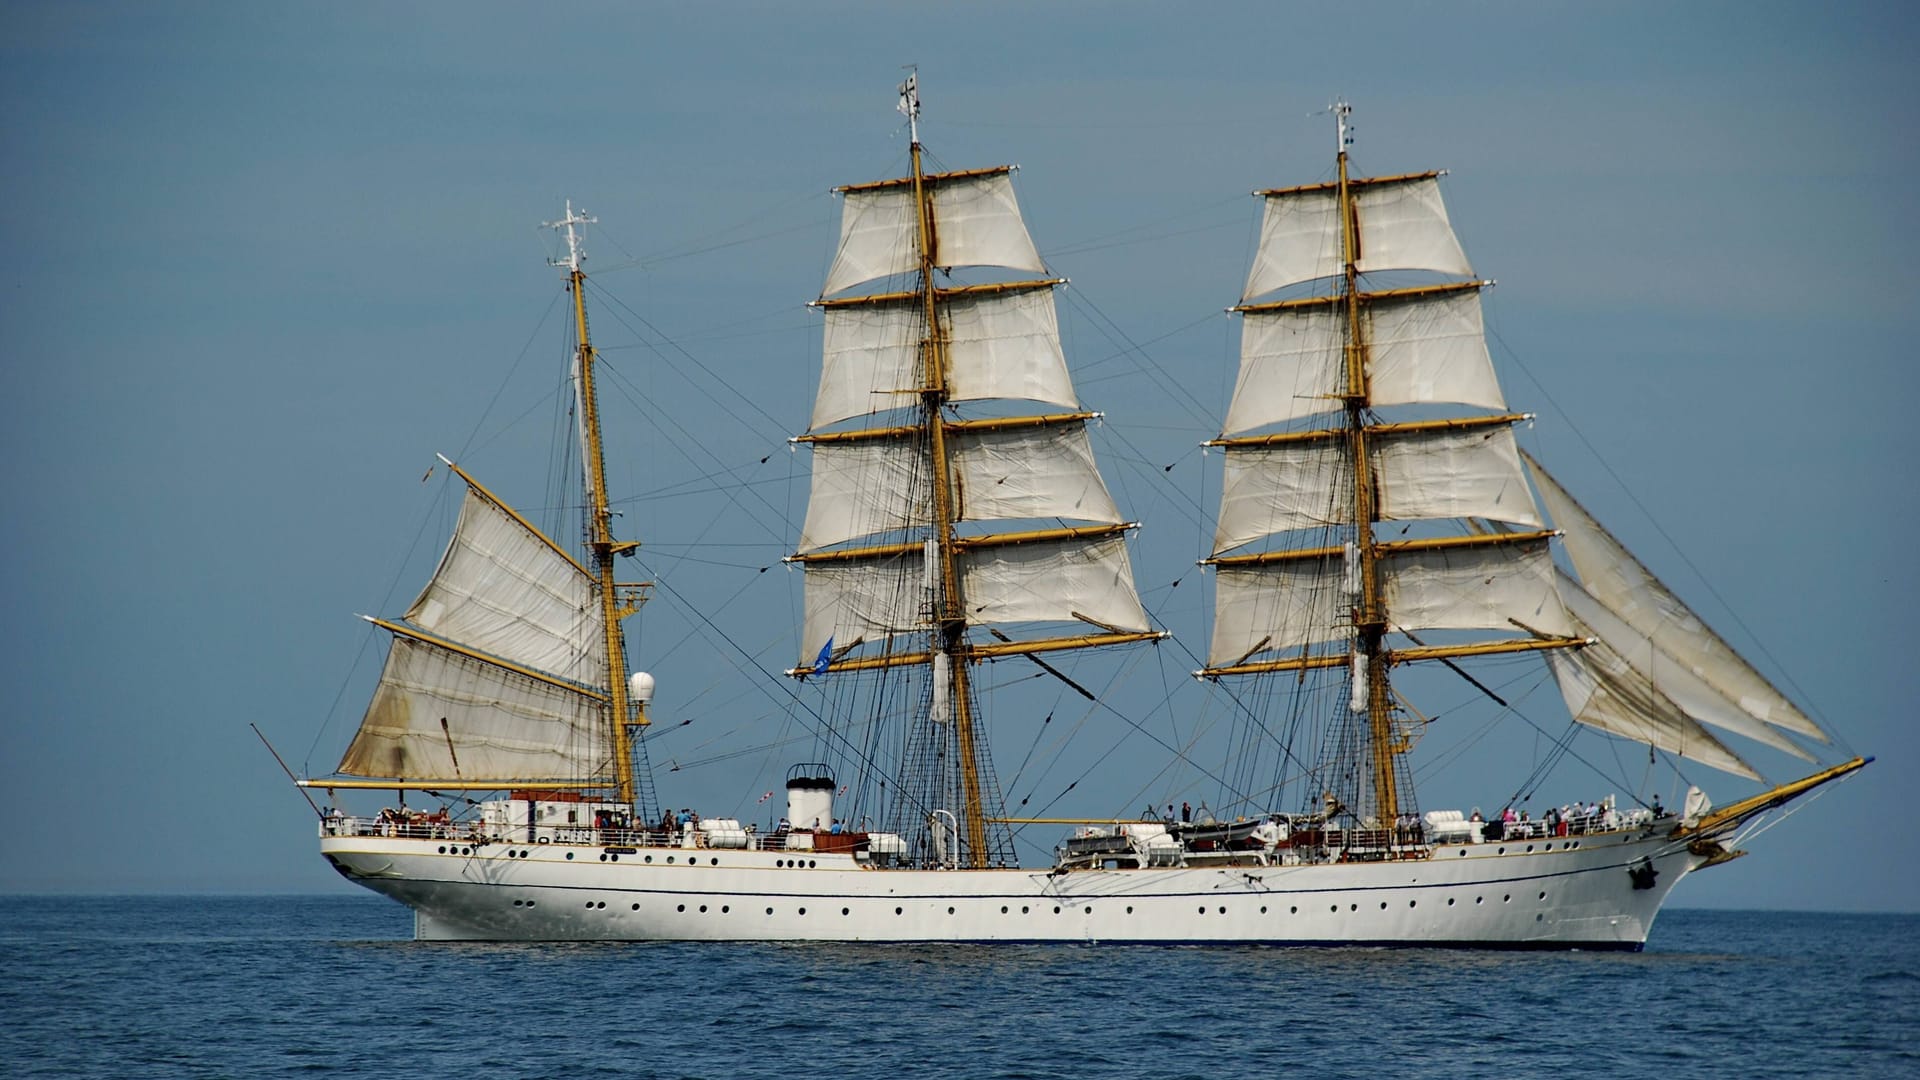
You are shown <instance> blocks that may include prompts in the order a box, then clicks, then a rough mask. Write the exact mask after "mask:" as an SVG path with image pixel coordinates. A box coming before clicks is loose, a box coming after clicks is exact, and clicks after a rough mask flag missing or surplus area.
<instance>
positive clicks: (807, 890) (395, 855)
mask: <svg viewBox="0 0 1920 1080" xmlns="http://www.w3.org/2000/svg"><path fill="white" fill-rule="evenodd" d="M321 851H322V853H323V854H325V855H326V857H327V858H328V860H329V861H331V862H332V863H333V865H334V866H335V868H336V869H338V870H339V871H340V872H341V873H342V874H343V875H345V876H346V877H348V878H349V879H350V880H352V881H354V882H356V883H357V884H360V885H364V886H366V887H367V888H369V889H372V890H374V891H375V892H378V893H381V894H382V895H385V896H388V897H391V898H393V899H395V900H398V901H400V902H401V903H403V904H406V905H407V906H409V907H411V908H413V909H414V912H415V936H416V937H417V938H420V939H423V940H429V939H430V940H447V941H655V940H681V941H847V942H855V941H857V942H979V943H1013V942H1079V943H1094V942H1099V943H1141V944H1149V943H1151V944H1271V945H1395V946H1471V947H1483V948H1598V949H1627V950H1637V949H1639V948H1641V947H1642V945H1643V944H1644V943H1645V942H1646V939H1647V934H1648V932H1649V931H1650V930H1651V929H1652V927H1653V921H1654V917H1655V916H1656V915H1657V914H1658V913H1659V910H1660V905H1661V903H1662V902H1663V901H1664V900H1665V899H1666V897H1667V894H1668V893H1669V892H1670V891H1671V890H1672V888H1673V886H1674V885H1675V884H1676V883H1677V882H1678V881H1679V880H1680V878H1681V877H1682V876H1684V875H1685V874H1687V873H1688V872H1689V871H1691V870H1693V869H1696V868H1697V867H1698V866H1700V865H1701V864H1703V863H1705V862H1706V861H1707V857H1706V856H1703V855H1697V854H1693V853H1691V852H1689V850H1688V848H1687V845H1686V843H1685V841H1678V840H1674V839H1672V838H1670V837H1668V836H1666V835H1665V834H1664V830H1663V831H1662V833H1661V834H1660V835H1655V834H1654V833H1653V832H1651V831H1648V830H1635V831H1631V832H1615V833H1602V834H1591V835H1587V836H1583V837H1574V838H1570V839H1569V838H1561V839H1555V840H1551V841H1548V840H1531V841H1525V840H1523V841H1518V842H1514V843H1507V844H1500V843H1488V844H1469V845H1443V846H1440V847H1436V848H1434V849H1433V855H1432V857H1431V858H1419V859H1402V860H1391V861H1384V862H1367V863H1344V864H1301V865H1292V866H1285V865H1281V866H1261V865H1241V866H1206V867H1166V868H1157V867H1156V868H1143V869H1118V870H1074V871H1071V872H1066V873H1054V872H1053V871H1051V870H1050V869H1014V870H921V869H878V868H873V867H870V866H865V865H862V864H860V863H857V862H856V861H855V859H854V857H853V856H851V855H845V854H838V855H830V854H819V853H814V852H781V851H740V850H710V849H679V848H643V849H640V850H639V851H637V852H632V851H631V849H628V851H629V852H631V853H626V852H623V853H617V854H618V857H617V859H616V858H614V856H613V855H612V854H609V853H608V852H607V851H605V850H603V849H601V848H596V847H588V846H576V845H560V844H544V845H515V844H503V843H487V844H483V845H481V846H479V847H473V846H470V845H462V844H460V843H457V842H449V841H446V840H419V839H404V838H394V837H349V836H326V837H323V838H322V840H321ZM669 859H671V860H672V862H671V863H669V862H668V861H667V860H669ZM689 860H692V861H693V862H694V863H695V864H696V865H689ZM1649 865H1650V866H1651V867H1652V869H1653V870H1654V874H1653V876H1652V877H1651V878H1650V879H1649V878H1648V876H1647V875H1646V873H1645V867H1647V866H1649ZM1635 871H1637V872H1635Z"/></svg>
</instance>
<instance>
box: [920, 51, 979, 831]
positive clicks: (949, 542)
mask: <svg viewBox="0 0 1920 1080" xmlns="http://www.w3.org/2000/svg"><path fill="white" fill-rule="evenodd" d="M900 111H901V112H903V113H905V114H906V116H907V130H908V132H909V133H910V137H911V139H912V142H911V144H910V147H911V150H910V152H911V155H912V158H913V202H914V210H915V214H914V221H915V231H916V233H917V235H918V238H919V252H920V266H919V287H918V302H919V304H920V310H921V311H922V312H923V313H924V315H925V318H926V324H925V326H926V328H925V333H924V335H923V336H922V337H921V339H920V355H921V359H922V364H923V370H924V371H925V372H926V375H927V384H926V386H925V387H924V388H922V390H921V391H920V423H921V429H922V432H923V433H924V435H923V437H924V438H925V439H926V444H927V446H928V448H929V451H930V453H931V454H932V456H933V538H932V545H931V547H932V550H931V551H930V552H929V554H930V555H933V556H934V560H935V562H934V565H935V567H936V569H935V579H934V580H935V583H936V585H937V587H938V592H937V594H936V596H935V598H934V630H933V639H934V640H933V647H932V648H931V649H929V650H928V662H929V664H930V666H931V668H932V687H933V691H932V694H933V697H932V700H933V702H934V708H935V711H936V715H935V717H934V720H935V721H936V722H938V721H940V720H941V719H942V717H940V716H939V715H937V713H938V711H939V708H940V702H941V701H942V700H943V699H946V701H947V707H948V708H949V709H950V710H951V716H952V723H953V733H954V741H955V743H956V744H957V748H958V750H959V755H960V782H961V788H962V797H963V799H964V804H965V814H964V815H963V817H964V818H965V821H966V829H967V851H968V860H969V862H970V863H971V865H973V866H974V867H975V868H979V867H984V866H986V865H987V823H986V805H985V801H984V800H983V799H982V798H981V797H980V768H981V765H980V762H979V761H978V760H976V754H977V752H978V750H977V747H976V746H975V743H974V731H973V722H974V712H973V693H972V688H971V686H970V684H969V682H968V678H967V617H966V606H965V605H964V604H963V603H962V602H961V596H960V577H959V574H958V572H957V569H956V566H957V563H958V561H959V560H958V558H957V557H956V548H955V546H954V531H953V524H954V516H955V515H954V499H953V476H952V473H951V471H950V469H949V466H948V461H947V436H946V428H945V425H944V424H942V423H941V411H942V410H943V409H944V408H945V407H946V403H947V396H948V392H949V391H948V387H947V364H946V361H947V356H946V351H947V350H946V335H945V333H944V331H943V329H942V327H941V325H940V309H939V306H938V304H937V303H936V300H935V296H934V278H933V271H934V266H933V252H934V233H933V202H932V200H931V199H930V198H929V197H928V192H927V183H926V174H925V172H924V171H922V168H921V158H920V77H919V73H918V72H913V73H910V74H908V75H907V80H906V81H905V82H903V83H901V84H900ZM949 688H950V689H949Z"/></svg>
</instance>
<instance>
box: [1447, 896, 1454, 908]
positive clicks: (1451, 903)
mask: <svg viewBox="0 0 1920 1080" xmlns="http://www.w3.org/2000/svg"><path fill="white" fill-rule="evenodd" d="M1447 906H1448V907H1452V906H1453V897H1451V896H1449V897H1447Z"/></svg>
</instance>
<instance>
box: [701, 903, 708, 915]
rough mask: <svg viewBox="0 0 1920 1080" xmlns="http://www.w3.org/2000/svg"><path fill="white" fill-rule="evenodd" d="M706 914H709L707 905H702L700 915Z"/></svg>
mask: <svg viewBox="0 0 1920 1080" xmlns="http://www.w3.org/2000/svg"><path fill="white" fill-rule="evenodd" d="M706 913H707V905H705V904H701V905H700V914H702V915H705V914H706Z"/></svg>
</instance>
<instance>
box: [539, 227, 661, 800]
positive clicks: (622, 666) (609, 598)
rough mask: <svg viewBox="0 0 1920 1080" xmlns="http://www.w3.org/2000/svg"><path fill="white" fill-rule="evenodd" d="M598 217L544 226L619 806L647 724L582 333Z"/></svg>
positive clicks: (631, 545)
mask: <svg viewBox="0 0 1920 1080" xmlns="http://www.w3.org/2000/svg"><path fill="white" fill-rule="evenodd" d="M597 220H598V219H597V218H591V217H588V216H587V215H586V214H585V213H584V212H582V213H575V212H574V209H573V202H572V201H571V200H569V201H568V202H567V215H566V217H564V218H562V219H560V220H559V221H550V222H547V223H546V226H547V227H548V228H551V229H555V230H559V231H564V232H565V234H566V238H567V254H566V257H565V258H564V259H557V260H552V265H554V266H557V267H561V268H564V269H565V270H566V271H567V289H568V290H569V291H570V292H572V293H573V316H574V325H575V329H576V333H577V336H578V339H579V341H578V344H577V346H576V349H577V352H576V354H575V357H574V379H575V388H576V393H577V394H578V395H579V401H578V406H579V424H580V451H581V458H582V460H581V466H582V468H583V469H584V471H585V476H586V489H587V491H586V494H587V518H588V520H587V547H588V549H589V550H590V551H592V553H593V573H594V576H595V577H596V578H597V579H598V581H599V590H598V594H599V601H600V614H601V619H602V623H601V625H602V627H603V629H604V631H605V633H604V639H605V640H604V645H605V648H606V655H607V703H608V714H607V715H608V726H609V727H610V728H611V729H612V732H611V734H612V739H613V768H614V784H615V786H616V788H617V789H618V792H619V799H620V801H621V802H623V803H626V804H627V805H629V806H632V805H633V803H634V782H633V752H632V730H631V729H632V728H634V727H636V726H639V725H642V724H645V723H647V719H646V717H645V715H644V714H641V715H635V713H634V711H633V709H632V708H631V706H630V705H629V703H628V700H627V648H626V636H625V634H624V632H623V631H622V629H621V625H620V621H621V620H622V619H624V618H625V617H627V616H628V615H631V614H633V613H634V611H636V610H638V608H639V593H638V592H637V586H629V587H625V588H623V587H622V586H620V585H619V584H618V583H616V582H615V581H614V573H613V560H614V559H615V557H617V556H621V555H631V554H632V553H633V552H634V551H635V550H636V549H638V548H639V547H640V544H639V542H638V541H633V540H624V541H617V540H615V539H614V538H613V529H612V519H613V512H612V509H611V508H610V506H609V505H608V501H607V463H606V453H605V450H604V448H603V446H602V444H601V441H600V399H599V393H598V391H597V390H596V389H595V387H594V362H595V361H596V360H597V359H598V358H599V357H598V354H596V353H595V352H594V350H593V343H592V340H591V338H590V337H589V336H588V333H587V298H586V280H587V275H586V272H585V271H583V270H582V269H581V268H580V267H581V263H583V262H585V261H586V255H585V254H584V253H583V252H582V251H581V248H580V234H579V231H578V226H581V225H591V224H593V223H594V222H596V221H597Z"/></svg>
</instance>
